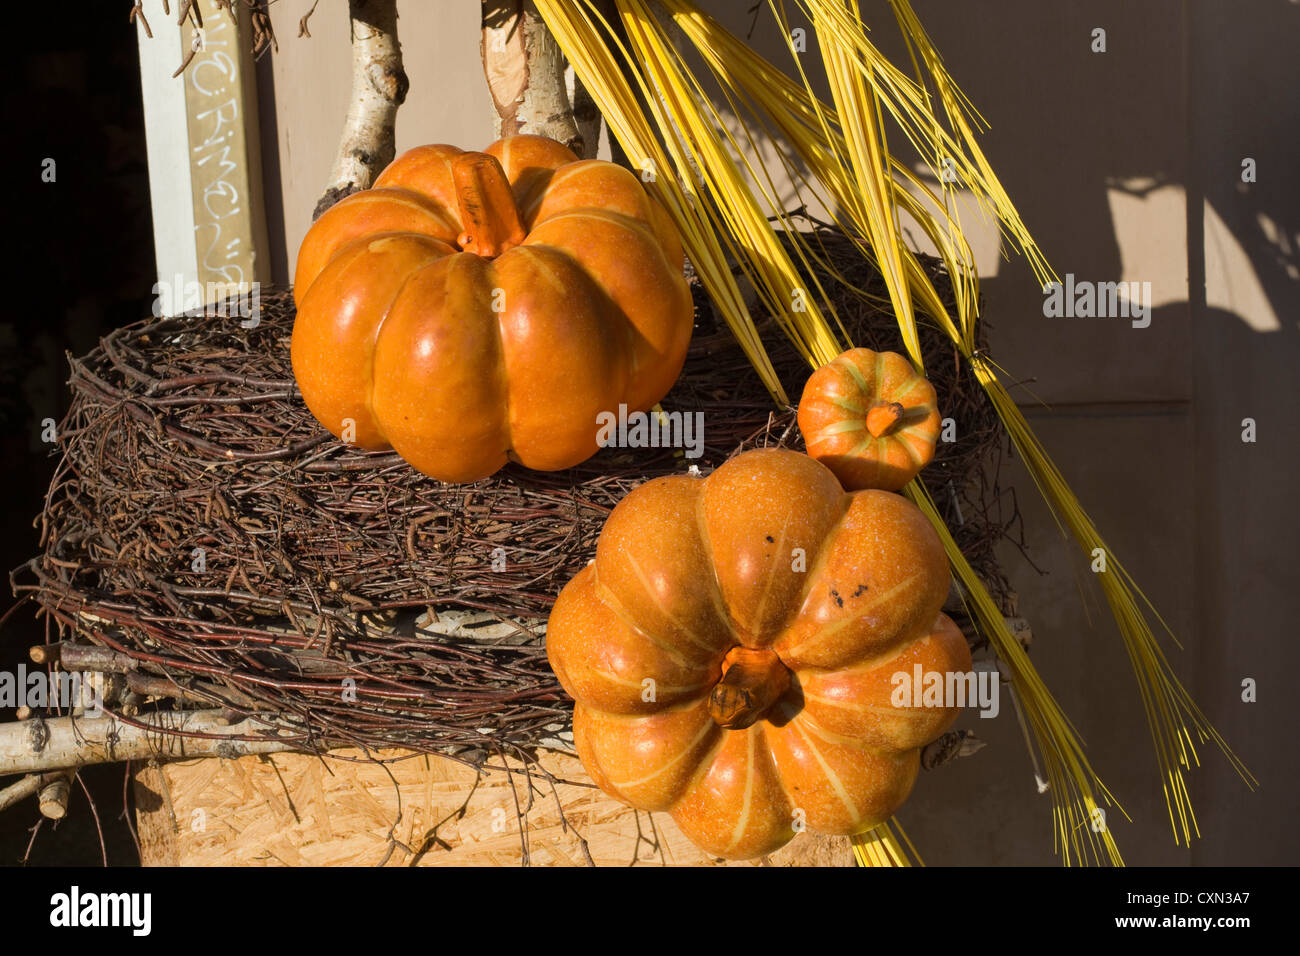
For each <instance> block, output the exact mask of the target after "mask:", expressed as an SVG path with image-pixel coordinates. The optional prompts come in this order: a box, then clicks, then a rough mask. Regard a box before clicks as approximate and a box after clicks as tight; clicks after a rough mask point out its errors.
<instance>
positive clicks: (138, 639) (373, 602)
mask: <svg viewBox="0 0 1300 956" xmlns="http://www.w3.org/2000/svg"><path fill="white" fill-rule="evenodd" d="M827 242H828V246H827V249H828V251H829V252H830V253H831V254H832V255H834V256H842V257H843V259H844V261H843V262H841V263H840V265H841V267H844V266H845V264H849V265H851V264H852V263H853V262H856V261H857V259H858V257H857V254H856V253H855V252H853V251H852V249H851V248H849V247H846V246H844V245H842V244H837V242H838V240H837V239H836V237H834V236H829V237H828V238H827ZM857 278H858V279H859V280H860V281H859V285H865V286H870V284H871V281H872V280H871V277H870V276H858V277H857ZM697 304H698V305H699V308H698V309H697V315H698V316H699V322H698V323H697V329H696V337H695V340H694V343H693V345H692V347H691V352H690V356H689V358H688V360H687V364H686V368H685V371H684V373H683V375H682V377H681V379H680V381H679V382H678V384H677V385H676V387H675V388H674V389H673V391H672V392H671V393H670V394H669V396H668V397H667V398H666V399H665V400H664V402H663V407H664V408H665V410H667V411H669V412H672V411H682V412H689V413H693V412H701V413H703V416H704V418H703V421H704V435H703V437H704V442H703V450H702V454H701V455H700V457H698V458H696V459H688V458H686V457H685V456H684V454H683V451H682V450H681V449H670V448H668V449H660V448H637V449H613V448H611V449H606V450H605V451H602V452H601V453H600V454H598V455H596V456H595V457H594V458H592V459H591V460H590V461H587V462H585V463H584V464H582V465H580V466H579V467H577V468H574V469H571V470H569V471H565V472H557V473H537V472H530V471H527V470H526V469H523V468H520V467H516V466H510V467H507V468H506V469H504V470H503V471H501V472H500V473H499V474H497V475H496V476H494V477H492V478H490V479H487V480H484V481H480V482H477V483H474V484H471V485H444V484H441V483H439V482H437V481H434V480H432V479H429V478H426V477H424V476H423V475H420V474H419V473H417V472H416V471H414V470H413V469H412V468H410V467H409V466H408V465H406V464H405V463H404V462H403V461H402V460H401V459H400V458H398V457H397V456H396V455H394V454H386V453H372V452H364V451H360V450H357V449H355V448H352V447H348V446H347V445H344V444H343V443H341V442H339V441H337V440H335V439H334V438H333V436H331V435H329V434H328V433H326V432H325V431H324V430H323V429H322V428H321V426H320V425H319V424H318V423H317V422H316V421H315V419H314V418H313V417H312V416H311V414H310V413H309V412H308V411H307V409H306V407H305V406H304V404H303V402H302V400H301V398H300V396H299V394H298V392H297V389H296V387H295V385H294V382H293V376H292V372H291V369H290V365H289V348H288V345H289V336H290V332H291V329H292V322H293V312H292V299H291V297H290V296H289V294H288V293H285V292H278V293H273V294H269V295H268V294H264V295H263V297H262V312H261V316H260V322H259V323H258V324H257V325H256V326H255V327H253V328H247V329H246V328H243V327H242V326H241V323H240V321H239V319H238V318H224V317H202V316H197V317H196V316H187V317H180V318H162V319H147V320H144V321H142V322H138V323H136V324H134V325H132V326H129V327H127V328H123V329H120V330H118V331H115V332H113V333H112V334H110V335H108V336H106V337H105V338H104V339H103V340H102V342H101V344H100V346H99V347H98V348H96V349H95V350H94V351H93V352H91V353H90V354H89V355H87V356H85V357H84V358H81V359H72V360H71V362H72V378H71V386H72V389H73V392H74V400H73V403H72V407H71V409H70V411H69V413H68V415H67V417H66V419H65V420H64V421H63V422H62V424H61V425H60V426H59V429H58V440H59V442H60V446H61V449H62V452H63V457H62V460H61V462H60V464H59V466H58V469H57V471H56V473H55V476H54V479H53V481H52V483H51V485H50V489H49V492H48V495H47V499H46V503H45V509H44V513H43V515H42V517H41V534H42V538H41V543H42V547H43V548H44V553H43V554H42V555H41V556H39V557H37V558H34V559H32V560H31V561H29V562H28V563H27V564H26V565H24V566H23V567H22V568H20V569H18V571H17V572H15V576H14V580H13V583H14V587H15V591H16V592H19V593H29V594H31V595H33V596H34V598H35V600H36V601H37V602H38V603H39V605H40V607H41V609H42V611H43V613H45V614H47V615H49V616H50V617H51V618H52V619H53V620H54V621H56V622H57V623H58V627H59V631H60V633H61V634H67V633H69V632H72V633H75V634H76V635H77V636H78V637H79V638H83V639H84V638H88V639H89V640H91V641H93V642H94V643H96V644H100V645H102V646H104V647H106V648H108V649H111V650H112V651H115V652H117V653H118V654H120V655H126V657H127V658H129V659H130V660H131V661H132V662H134V667H135V668H137V669H138V670H139V672H140V673H143V674H153V675H160V676H161V677H163V678H165V680H162V681H157V682H155V684H159V685H166V684H174V685H175V686H176V687H177V688H178V690H177V693H175V694H174V695H173V696H174V697H176V698H178V699H179V700H183V701H184V702H185V703H184V706H189V707H194V706H204V704H206V705H207V706H215V707H222V708H226V709H228V710H229V711H230V712H231V713H232V719H236V718H235V715H236V714H237V715H248V714H254V715H273V716H275V717H276V718H277V720H278V721H279V722H280V723H281V725H283V724H285V723H287V724H288V725H290V726H292V727H296V728H299V729H300V730H301V732H302V733H303V734H304V736H305V737H306V738H307V739H308V740H309V741H310V742H312V743H314V744H317V745H320V746H322V747H324V746H336V745H345V744H346V745H355V746H361V747H366V748H375V747H392V746H401V747H406V748H409V749H413V750H422V751H430V752H439V753H443V754H447V755H450V756H454V757H456V758H457V759H461V760H464V761H467V762H469V763H472V764H475V765H478V764H481V762H482V761H483V760H484V758H485V757H486V756H488V755H489V754H492V753H509V754H512V755H516V756H526V755H528V754H529V753H530V752H531V751H532V750H533V749H534V748H536V747H537V746H538V745H540V744H542V743H543V742H545V741H547V740H549V739H555V738H562V737H563V735H564V734H565V733H566V732H567V731H568V729H569V725H570V719H571V705H570V703H569V701H568V700H567V698H566V697H565V695H564V694H563V692H562V691H561V689H560V687H559V684H558V683H557V681H556V680H555V678H554V676H553V675H552V674H551V672H550V670H549V668H548V666H547V663H546V657H545V650H544V647H543V641H542V629H543V627H544V621H545V618H546V616H547V614H548V613H549V610H550V607H551V604H552V602H553V600H554V598H555V595H556V594H557V593H558V592H559V590H560V588H561V587H563V585H564V584H565V583H567V582H568V580H569V579H570V578H571V577H572V576H573V575H574V574H575V573H576V572H577V571H578V570H580V569H581V568H582V567H583V566H584V565H585V564H586V563H587V561H588V560H590V558H591V557H592V555H593V554H594V549H595V544H596V539H597V536H598V534H599V532H600V529H601V526H602V523H603V521H604V519H605V517H606V516H607V515H608V514H609V512H610V511H611V510H612V509H613V507H614V506H615V505H616V504H617V503H618V502H619V501H620V500H621V499H622V497H623V496H624V495H625V494H626V493H627V492H628V491H629V490H631V489H632V488H633V487H635V486H636V485H638V484H640V483H642V482H644V481H646V480H649V479H652V478H655V477H657V476H660V475H665V474H670V473H675V472H681V471H683V470H685V469H686V468H687V467H688V466H690V465H697V466H698V467H699V468H700V470H701V471H702V472H707V471H709V470H711V469H712V468H714V467H716V466H718V465H720V464H721V463H722V462H723V461H724V460H726V458H728V457H729V456H731V455H732V454H734V453H735V452H737V451H739V450H742V449H746V448H751V447H756V446H764V445H781V446H786V447H799V446H800V444H801V439H800V436H799V432H798V428H797V427H796V426H795V421H794V410H793V409H792V408H784V409H778V408H774V406H773V403H772V401H771V399H770V397H769V396H768V394H767V393H766V391H765V390H764V389H763V387H762V385H761V384H760V383H759V380H758V378H757V376H756V375H755V373H754V372H753V370H752V369H751V367H750V366H749V364H748V362H747V360H746V359H745V357H744V356H743V354H742V353H741V351H740V350H739V349H738V348H737V347H736V345H735V343H734V340H733V339H732V337H731V336H730V334H729V333H727V332H726V331H725V330H718V329H715V328H711V327H710V326H711V324H712V322H711V319H710V317H709V314H708V307H707V303H705V302H704V300H703V298H702V296H701V297H699V298H697ZM840 313H841V318H842V320H843V321H844V323H845V325H846V327H847V328H848V329H849V330H850V332H851V333H852V335H853V336H854V339H855V341H856V342H857V343H859V344H862V345H868V346H871V347H875V348H898V347H899V345H898V333H897V328H896V326H895V324H894V319H893V316H892V315H890V314H888V313H883V312H880V311H877V310H874V309H872V308H870V307H868V306H867V305H866V304H865V303H864V302H863V301H862V300H860V299H858V298H853V297H851V296H848V295H846V297H845V299H844V301H843V303H842V308H841V309H840ZM922 332H923V335H922V344H923V348H924V350H925V354H926V356H927V370H928V373H929V374H930V376H931V378H932V380H933V381H934V384H935V386H936V389H937V391H938V395H939V400H940V403H941V408H942V410H943V412H944V414H945V415H948V416H951V417H953V418H954V419H955V420H956V427H957V436H958V440H957V441H956V442H955V443H952V444H945V443H941V444H940V445H939V448H938V452H937V455H936V459H935V461H934V462H933V463H932V464H931V466H930V467H929V468H928V469H927V471H926V473H925V477H926V480H927V481H928V482H929V483H930V486H931V488H932V490H933V491H934V494H935V498H936V500H937V501H938V503H939V505H940V507H941V509H942V510H943V511H944V513H945V518H946V519H947V521H948V524H949V527H950V528H951V529H952V530H953V532H954V534H955V536H956V539H957V542H958V544H959V545H960V546H961V547H962V549H963V552H964V553H965V554H967V556H968V557H969V558H970V560H971V561H972V563H973V564H974V566H975V568H976V570H977V571H978V572H979V573H980V574H981V575H982V576H983V577H984V580H985V581H987V582H988V583H989V585H990V588H991V589H992V591H993V593H994V595H995V596H998V597H1004V596H1005V594H1006V585H1005V582H1004V579H1003V577H1002V574H1001V572H1000V571H999V569H998V567H997V564H996V561H995V559H994V556H993V547H994V545H995V544H996V543H997V542H998V541H999V540H1000V539H1002V538H1003V537H1004V536H1006V535H1007V533H1008V531H1009V529H1010V528H1011V525H1012V523H1013V522H1014V520H1015V514H1014V509H1013V506H1012V508H1011V511H1012V513H1011V514H1010V515H1009V516H1004V514H1003V512H1004V511H1007V510H1008V508H1007V507H1004V498H1005V496H1004V495H1003V493H1002V492H1001V491H1000V490H999V488H998V486H997V483H996V470H997V459H998V456H999V455H1000V454H1001V451H1002V449H1003V447H1004V446H1003V442H1004V439H1003V437H1002V431H1001V429H1000V426H999V424H998V422H997V419H996V415H995V413H994V412H993V410H992V409H991V408H990V407H989V405H988V404H987V402H986V400H985V398H984V395H983V393H982V391H981V390H980V389H979V387H978V385H977V384H976V383H975V382H974V381H973V380H972V379H971V378H970V377H969V373H968V372H967V371H966V370H965V369H964V368H963V367H962V365H961V364H960V362H959V361H958V360H957V356H956V354H955V351H954V350H953V348H952V345H951V343H949V342H948V341H947V340H946V339H945V338H944V336H943V335H942V333H941V332H939V331H938V330H937V329H932V328H924V329H923V330H922ZM777 339H778V336H777V335H776V334H775V333H774V334H773V335H772V336H770V337H769V338H768V341H769V342H772V343H775V344H774V346H773V348H772V353H773V354H772V357H773V361H774V364H775V366H776V368H777V370H778V373H779V374H780V375H781V378H782V381H783V383H784V384H785V386H786V388H787V390H788V393H789V394H790V395H791V396H798V395H799V394H800V392H801V390H802V386H803V382H804V380H805V379H806V378H807V376H808V374H809V372H810V371H811V370H810V369H809V368H808V367H807V365H806V364H805V363H804V362H803V360H802V359H801V358H799V356H798V355H796V354H795V353H794V352H793V351H792V350H790V349H788V348H786V347H784V346H783V344H782V343H779V342H777ZM136 686H137V687H139V686H140V683H139V681H137V682H136ZM128 696H129V695H128ZM121 703H122V702H121V701H119V704H121ZM147 704H148V701H147V700H142V699H141V698H140V695H139V694H138V693H136V694H135V696H134V699H128V700H126V705H127V706H125V707H124V708H122V709H123V710H124V712H125V713H126V715H127V716H128V719H129V715H130V714H131V713H132V712H133V708H135V709H136V710H138V709H139V708H140V707H143V706H146V705H147Z"/></svg>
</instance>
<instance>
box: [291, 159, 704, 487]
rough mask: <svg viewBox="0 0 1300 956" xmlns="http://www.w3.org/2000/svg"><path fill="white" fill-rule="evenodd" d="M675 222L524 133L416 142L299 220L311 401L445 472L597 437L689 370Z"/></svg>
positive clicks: (627, 181) (558, 460)
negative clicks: (477, 145) (611, 417)
mask: <svg viewBox="0 0 1300 956" xmlns="http://www.w3.org/2000/svg"><path fill="white" fill-rule="evenodd" d="M682 264H683V258H682V249H681V243H680V241H679V239H678V237H677V234H676V232H675V230H674V227H673V225H672V222H671V220H669V218H668V216H667V214H666V213H665V212H664V211H663V209H662V208H661V207H659V206H658V205H657V204H656V203H655V202H654V200H652V199H651V198H650V197H649V196H648V195H647V194H646V192H645V190H644V189H643V188H642V186H641V183H640V181H639V180H638V179H637V177H636V176H634V175H633V174H632V173H631V172H629V171H628V170H626V169H623V168H622V167H620V166H616V165H614V164H613V163H605V162H600V161H598V160H587V161H579V160H578V159H577V157H576V156H574V155H573V153H571V152H570V151H569V150H568V149H566V148H565V147H564V146H563V145H561V144H560V143H557V142H554V141H552V140H549V139H545V138H543V137H539V136H516V137H510V138H507V139H504V140H500V141H498V142H496V143H493V144H492V145H491V146H489V147H488V148H487V149H486V150H484V151H483V152H481V153H476V152H464V151H462V150H460V149H457V148H456V147H454V146H422V147H419V148H416V149H413V150H410V151H409V152H407V153H404V154H403V155H401V156H399V157H398V158H397V159H396V160H394V161H393V163H392V165H390V166H389V167H388V168H387V169H386V170H385V171H384V172H383V174H382V175H381V176H380V177H379V178H378V179H377V180H376V182H375V187H374V188H373V189H368V190H366V191H364V192H360V193H356V194H355V195H352V196H349V197H348V198H346V199H344V200H343V201H342V202H340V203H338V204H337V205H335V206H334V207H332V208H331V209H330V210H329V211H327V212H326V213H325V214H324V215H323V216H321V218H320V219H319V220H317V221H316V223H315V224H314V225H313V226H312V228H311V230H310V231H309V232H308V233H307V236H306V238H305V239H304V240H303V244H302V248H301V250H300V252H299V255H298V266H297V274H296V276H295V281H294V298H295V302H296V304H297V307H298V316H297V319H296V320H295V324H294V330H293V343H292V359H293V369H294V375H295V377H296V379H297V381H298V386H299V389H300V390H301V392H302V395H303V399H304V401H305V402H306V403H307V407H308V408H309V409H310V410H311V412H312V414H314V415H315V416H316V418H317V419H318V420H319V421H320V422H321V424H323V425H324V426H325V427H326V428H328V429H329V430H330V431H331V432H333V433H334V434H335V435H337V436H340V437H347V438H351V439H352V440H353V441H355V443H356V444H358V445H360V446H361V447H363V448H370V449H381V448H387V447H392V448H393V449H395V450H396V451H397V452H398V453H399V454H400V455H401V456H402V457H403V458H405V459H406V460H407V461H408V462H410V463H411V464H412V465H414V466H415V467H416V468H417V469H419V470H420V471H422V472H424V473H425V474H427V475H430V476H432V477H434V478H438V479H441V480H443V481H455V482H461V481H474V480H477V479H479V478H484V477H487V476H488V475H491V474H493V473H494V472H496V471H497V470H498V469H499V468H501V467H502V466H503V465H504V464H505V463H506V462H507V461H509V460H514V461H519V462H521V463H522V464H524V465H526V466H527V467H529V468H535V469H539V470H544V471H553V470H557V469H561V468H568V467H571V466H573V465H576V464H578V463H579V462H581V461H583V460H585V459H586V458H588V457H590V456H591V455H592V454H594V453H595V451H596V450H597V447H598V445H597V437H596V436H597V432H598V423H597V416H598V415H599V414H600V413H601V412H606V411H608V412H617V411H618V408H619V406H620V405H627V406H628V408H629V410H640V411H644V410H647V409H649V408H651V407H652V406H653V405H654V404H655V403H656V402H658V401H659V400H660V399H661V398H663V396H664V395H665V394H667V392H668V389H669V388H670V387H671V386H672V384H673V382H674V381H675V380H676V379H677V376H678V374H679V372H680V371H681V367H682V363H683V361H684V360H685V356H686V348H687V345H688V344H689V341H690V334H691V325H692V316H693V310H692V306H691V298H690V293H689V291H688V289H687V286H686V282H685V280H684V278H683V276H682Z"/></svg>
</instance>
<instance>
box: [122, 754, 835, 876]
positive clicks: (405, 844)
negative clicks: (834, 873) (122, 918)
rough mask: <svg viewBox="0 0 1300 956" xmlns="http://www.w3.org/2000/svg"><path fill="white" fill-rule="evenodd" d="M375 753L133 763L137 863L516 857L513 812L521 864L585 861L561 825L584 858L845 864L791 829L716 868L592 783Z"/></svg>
mask: <svg viewBox="0 0 1300 956" xmlns="http://www.w3.org/2000/svg"><path fill="white" fill-rule="evenodd" d="M380 756H381V757H383V758H392V757H402V756H406V759H400V760H395V761H392V762H389V763H386V764H384V765H382V766H381V765H378V764H375V763H373V762H371V761H369V760H367V759H365V757H364V755H363V754H362V753H361V752H360V751H356V750H339V751H334V752H332V753H330V754H329V755H327V756H325V757H323V758H320V757H313V756H308V755H304V754H273V755H269V756H262V757H241V758H238V759H235V760H225V759H216V758H205V759H197V760H188V761H180V762H176V763H169V764H164V765H162V766H159V767H148V768H145V769H142V770H141V771H140V772H139V773H137V774H136V777H135V789H136V806H137V819H138V820H139V830H140V838H141V857H142V860H141V862H142V863H144V865H146V866H169V865H181V866H380V865H383V866H410V865H418V866H518V865H520V863H521V862H522V861H523V845H522V841H521V836H520V827H519V826H518V822H517V821H518V816H517V813H518V812H519V811H524V817H525V818H526V821H527V827H526V839H527V843H528V851H529V862H530V863H531V864H533V865H542V866H581V865H584V864H586V862H587V861H586V858H585V856H584V854H583V850H582V846H581V843H580V841H579V840H578V838H577V836H576V834H575V831H576V833H580V834H582V836H583V837H585V838H586V840H587V845H588V849H589V851H590V854H591V862H593V863H595V864H596V865H598V866H627V865H629V864H638V865H651V866H665V865H666V866H719V865H751V866H752V865H763V864H766V865H776V866H799V865H814V866H817V865H823V866H824V865H845V866H850V865H852V862H853V856H852V851H851V848H850V846H849V841H848V840H847V839H843V838H823V837H818V836H814V835H812V834H807V833H805V834H800V835H799V836H798V837H796V838H795V840H793V841H792V842H791V843H790V844H789V845H788V846H787V847H785V848H784V849H782V850H781V851H779V852H778V853H776V854H773V856H771V857H769V858H766V859H765V860H763V861H749V862H747V863H740V864H735V863H732V864H728V863H727V862H726V861H723V860H719V859H717V858H714V857H710V856H708V855H706V854H704V853H702V852H701V851H700V850H698V849H696V848H695V847H694V846H693V845H692V844H691V843H690V841H688V840H687V839H686V837H684V836H683V835H682V833H681V831H680V830H678V829H677V826H676V825H675V824H674V823H673V821H672V818H671V817H669V816H668V815H667V814H662V813H656V814H648V813H639V812H637V811H634V810H631V809H629V808H628V807H625V806H623V805H622V804H621V803H619V802H618V801H616V800H613V799H612V798H610V797H607V796H606V795H605V794H604V793H602V792H601V791H600V790H597V789H596V788H594V787H590V786H580V785H575V784H560V785H558V786H556V787H555V788H554V790H552V788H551V785H550V784H549V783H548V782H547V781H546V780H545V779H544V778H542V777H540V776H537V775H534V776H533V778H532V784H533V792H532V804H531V807H530V806H529V798H528V791H529V786H528V783H527V782H526V781H525V779H524V778H523V776H521V775H520V774H507V773H504V772H501V771H496V772H485V773H484V774H482V775H481V776H480V775H477V774H476V773H475V771H474V770H472V769H470V768H468V767H465V766H464V765H462V764H459V763H456V762H455V761H453V760H448V759H446V758H441V757H431V756H428V755H424V754H421V755H417V756H408V755H405V754H404V753H403V752H401V751H389V752H384V753H382V754H380ZM542 765H543V766H544V767H545V768H546V769H547V770H549V771H550V773H551V774H553V775H554V776H555V777H557V778H560V779H563V780H568V781H586V780H587V776H586V774H585V773H584V772H583V769H582V765H581V764H580V763H579V761H578V760H577V758H575V757H572V756H569V755H567V754H559V753H549V752H548V753H547V754H546V755H545V756H544V757H543V759H542ZM515 766H518V765H515ZM399 793H400V814H399ZM516 801H517V802H516ZM561 806H562V807H563V808H564V810H563V817H564V818H567V821H568V824H569V827H568V828H566V827H565V826H564V822H563V819H562V817H561V812H560V807H561ZM516 807H518V808H519V810H518V811H517V809H516ZM390 834H391V839H390Z"/></svg>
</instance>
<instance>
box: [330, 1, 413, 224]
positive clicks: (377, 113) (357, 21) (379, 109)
mask: <svg viewBox="0 0 1300 956" xmlns="http://www.w3.org/2000/svg"><path fill="white" fill-rule="evenodd" d="M348 16H349V18H350V19H351V21H352V104H351V105H350V106H349V107H348V115H347V119H346V120H345V121H344V124H343V135H342V137H341V138H340V140H339V151H338V155H337V156H336V157H335V159H334V167H333V168H332V169H331V170H330V177H329V182H328V185H327V186H326V188H325V193H324V195H322V196H321V198H320V201H319V202H317V203H316V209H315V212H314V213H313V214H312V219H313V220H315V219H317V218H319V217H320V215H321V213H323V212H324V211H325V210H326V209H329V208H330V206H333V205H334V204H335V203H336V202H338V201H339V200H340V199H342V198H344V197H345V196H349V195H351V194H352V193H355V192H360V191H361V190H363V189H369V188H370V186H371V184H372V183H373V182H374V181H375V177H376V176H378V175H379V173H381V172H382V171H383V169H384V167H385V166H387V165H388V164H389V163H391V162H392V161H393V156H394V155H395V153H396V139H395V136H394V127H395V124H396V119H397V108H398V107H399V106H401V105H402V102H403V101H404V100H405V99H406V91H407V89H408V88H409V86H410V81H409V80H407V78H406V71H405V70H403V69H402V47H401V44H399V43H398V41H397V0H348Z"/></svg>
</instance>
